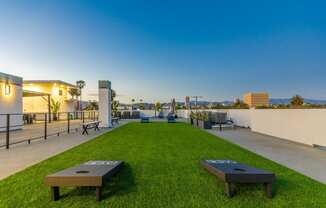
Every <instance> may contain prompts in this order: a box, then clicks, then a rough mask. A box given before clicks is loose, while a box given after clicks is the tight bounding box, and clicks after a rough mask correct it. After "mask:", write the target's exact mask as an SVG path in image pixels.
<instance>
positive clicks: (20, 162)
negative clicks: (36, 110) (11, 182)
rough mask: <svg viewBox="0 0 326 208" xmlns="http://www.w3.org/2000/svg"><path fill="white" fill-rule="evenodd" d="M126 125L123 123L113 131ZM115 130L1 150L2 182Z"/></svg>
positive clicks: (76, 135)
mask: <svg viewBox="0 0 326 208" xmlns="http://www.w3.org/2000/svg"><path fill="white" fill-rule="evenodd" d="M126 123H127V122H126V121H122V122H120V124H119V125H117V126H116V127H114V128H113V129H115V128H117V127H119V126H121V125H124V124H126ZM113 129H101V130H100V131H98V132H95V131H94V130H92V129H91V130H89V135H81V132H80V131H78V132H74V133H71V134H62V135H60V136H53V137H49V138H48V139H47V140H43V139H42V140H38V141H34V142H32V143H31V144H27V143H22V144H19V145H15V146H12V147H10V149H9V150H6V149H0V180H1V179H3V178H6V177H8V176H10V175H12V174H14V173H16V172H19V171H21V170H23V169H25V168H27V167H29V166H31V165H34V164H36V163H38V162H40V161H43V160H45V159H48V158H50V157H52V156H54V155H57V154H59V153H62V152H64V151H66V150H68V149H71V148H72V147H75V146H77V145H79V144H82V143H84V142H86V141H89V140H91V139H94V138H95V137H97V136H99V135H101V134H104V133H106V132H108V131H112V130H113Z"/></svg>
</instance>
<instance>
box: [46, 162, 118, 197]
mask: <svg viewBox="0 0 326 208" xmlns="http://www.w3.org/2000/svg"><path fill="white" fill-rule="evenodd" d="M122 165H123V161H89V162H86V163H84V164H81V165H78V166H75V167H71V168H68V169H65V170H62V171H59V172H57V173H54V174H51V175H48V176H46V177H45V178H44V183H45V185H47V186H50V188H51V199H52V200H53V201H57V200H59V198H60V187H72V186H77V187H95V190H96V191H95V193H96V201H100V200H101V195H102V187H103V185H104V183H105V182H107V181H108V180H109V179H110V178H111V177H112V176H113V175H115V174H116V173H117V172H118V171H119V170H120V169H121V167H122Z"/></svg>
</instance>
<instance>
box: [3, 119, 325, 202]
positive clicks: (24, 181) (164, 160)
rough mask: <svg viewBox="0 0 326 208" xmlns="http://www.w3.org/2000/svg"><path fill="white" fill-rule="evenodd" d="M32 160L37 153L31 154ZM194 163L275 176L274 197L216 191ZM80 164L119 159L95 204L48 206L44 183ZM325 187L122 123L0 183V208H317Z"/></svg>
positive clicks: (170, 133)
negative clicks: (237, 166)
mask: <svg viewBox="0 0 326 208" xmlns="http://www.w3.org/2000/svg"><path fill="white" fill-rule="evenodd" d="M31 154H37V153H31ZM202 159H231V160H236V161H238V162H242V163H246V164H249V165H252V166H255V167H259V168H263V169H266V170H270V171H273V172H275V173H276V175H277V181H276V183H275V186H274V188H275V190H276V195H275V197H274V198H273V199H268V198H266V197H265V196H264V194H263V187H262V185H238V186H237V194H236V195H235V197H234V198H232V199H229V198H227V197H226V196H225V195H224V184H223V182H222V181H220V180H219V179H218V178H216V177H215V176H213V175H211V174H210V173H208V172H207V171H205V170H204V169H202V168H201V166H200V165H199V160H202ZM88 160H124V161H125V163H126V165H125V166H124V168H123V169H122V170H121V172H120V173H119V174H118V175H117V176H116V177H114V178H113V179H112V180H111V182H110V183H109V184H108V185H107V186H105V189H104V193H103V195H104V199H103V200H102V201H101V202H96V201H95V194H94V190H93V189H90V188H63V189H61V195H62V198H61V199H60V200H59V201H57V202H52V201H50V200H49V188H48V187H46V186H45V185H43V178H44V176H46V175H48V174H50V173H54V172H56V171H59V170H62V169H65V168H68V167H70V166H73V165H77V164H80V163H83V162H86V161H88ZM325 206H326V186H325V185H323V184H321V183H318V182H316V181H314V180H312V179H309V178H308V177H305V176H303V175H301V174H299V173H297V172H295V171H293V170H290V169H288V168H285V167H283V166H281V165H278V164H276V163H274V162H272V161H270V160H267V159H265V158H262V157H260V156H258V155H256V154H254V153H251V152H249V151H247V150H244V149H242V148H240V147H239V146H237V145H234V144H231V143H229V142H227V141H225V140H223V139H219V138H217V137H215V136H213V135H210V134H209V133H206V132H205V131H202V130H199V129H195V128H193V127H191V126H190V125H188V124H184V123H176V124H168V123H148V124H141V123H130V124H127V125H125V126H122V127H120V128H118V129H116V130H114V131H112V132H109V133H106V134H104V135H102V136H100V137H98V138H96V139H94V140H92V141H89V142H87V143H84V144H82V145H80V146H78V147H75V148H73V149H71V150H69V151H66V152H64V153H62V154H59V155H57V156H55V157H52V158H50V159H48V160H46V161H43V162H41V163H38V164H36V165H34V166H32V167H30V168H28V169H26V170H24V171H21V172H19V173H17V174H15V175H13V176H11V177H9V178H7V179H5V180H2V181H0V207H19V208H22V207H44V208H45V207H112V208H115V207H121V208H123V207H140V208H144V207H153V208H158V207H187V208H188V207H293V208H294V207H308V208H311V207H325Z"/></svg>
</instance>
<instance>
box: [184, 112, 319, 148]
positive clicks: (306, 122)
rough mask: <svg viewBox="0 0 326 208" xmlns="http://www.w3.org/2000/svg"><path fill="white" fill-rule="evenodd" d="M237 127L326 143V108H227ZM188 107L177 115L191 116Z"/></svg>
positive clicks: (299, 140) (292, 139) (282, 136)
mask: <svg viewBox="0 0 326 208" xmlns="http://www.w3.org/2000/svg"><path fill="white" fill-rule="evenodd" d="M207 111H212V112H227V114H228V117H229V118H231V119H232V120H233V121H234V122H235V124H236V125H237V126H241V127H246V128H251V130H252V131H254V132H257V133H261V134H266V135H270V136H274V137H279V138H282V139H286V140H289V141H293V142H298V143H302V144H306V145H311V146H312V145H319V146H324V147H325V146H326V130H325V129H326V109H227V110H224V109H222V110H207ZM188 115H189V113H188V112H187V110H179V111H178V116H179V117H184V118H189V117H188Z"/></svg>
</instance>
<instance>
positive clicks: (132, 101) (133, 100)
mask: <svg viewBox="0 0 326 208" xmlns="http://www.w3.org/2000/svg"><path fill="white" fill-rule="evenodd" d="M134 102H135V99H134V98H132V99H131V110H133V109H134V108H133V105H134Z"/></svg>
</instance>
